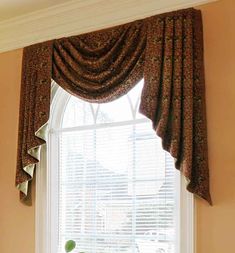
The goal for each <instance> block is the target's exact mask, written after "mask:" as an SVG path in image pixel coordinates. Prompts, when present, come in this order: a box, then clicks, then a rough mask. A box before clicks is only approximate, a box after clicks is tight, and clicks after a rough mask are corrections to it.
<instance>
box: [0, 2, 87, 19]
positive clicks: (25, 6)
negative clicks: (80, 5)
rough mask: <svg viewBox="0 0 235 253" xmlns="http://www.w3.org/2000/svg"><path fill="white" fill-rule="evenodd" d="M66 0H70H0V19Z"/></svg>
mask: <svg viewBox="0 0 235 253" xmlns="http://www.w3.org/2000/svg"><path fill="white" fill-rule="evenodd" d="M68 1H70V0H0V21H3V20H5V19H9V18H13V17H16V16H20V15H24V14H27V13H29V12H33V11H37V10H41V9H44V8H48V7H51V6H54V5H57V4H61V3H65V2H68ZM83 1H86V0H83Z"/></svg>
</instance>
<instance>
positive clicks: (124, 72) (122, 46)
mask: <svg viewBox="0 0 235 253" xmlns="http://www.w3.org/2000/svg"><path fill="white" fill-rule="evenodd" d="M142 78H144V87H143V91H142V95H141V104H140V112H141V113H143V114H144V115H145V116H146V117H148V118H149V119H151V120H152V123H153V128H154V129H155V130H156V133H157V135H159V136H160V137H161V138H162V144H163V148H164V149H165V150H166V151H168V152H170V154H171V155H172V156H173V157H174V158H175V166H176V168H177V169H178V170H180V171H181V172H182V173H183V174H184V176H185V177H186V178H187V180H188V185H187V189H188V190H189V191H190V192H192V193H194V194H196V195H198V196H200V197H201V198H203V199H205V200H206V201H208V202H209V203H210V204H211V197H210V192H209V171H208V158H207V134H206V118H205V116H206V113H205V83H204V67H203V39H202V19H201V13H200V11H198V10H195V9H186V10H180V11H175V12H171V13H166V14H161V15H157V16H153V17H149V18H146V19H143V20H138V21H135V22H132V23H128V24H124V25H121V26H116V27H113V28H108V29H105V30H101V31H97V32H92V33H88V34H83V35H79V36H72V37H69V38H61V39H56V40H52V41H47V42H44V43H40V44H36V45H32V46H29V47H26V48H24V53H23V68H22V84H21V102H20V119H19V140H18V158H17V172H16V185H17V187H18V188H19V190H20V192H21V199H22V200H25V201H26V200H27V196H28V188H29V187H28V183H29V181H30V180H32V178H33V173H34V169H35V165H36V164H37V163H38V161H39V157H40V147H41V145H42V144H44V143H45V139H46V127H47V122H48V120H49V112H50V89H51V79H53V80H55V81H56V83H57V84H58V85H60V86H61V87H63V88H64V89H65V90H66V91H68V92H69V93H71V94H73V95H74V96H77V97H79V98H82V99H84V100H87V101H90V102H96V103H103V102H108V101H111V100H114V99H116V98H118V97H120V96H122V95H124V94H125V93H127V92H128V91H129V90H130V89H131V88H132V87H133V86H134V85H135V84H136V83H137V82H138V81H139V80H140V79H142Z"/></svg>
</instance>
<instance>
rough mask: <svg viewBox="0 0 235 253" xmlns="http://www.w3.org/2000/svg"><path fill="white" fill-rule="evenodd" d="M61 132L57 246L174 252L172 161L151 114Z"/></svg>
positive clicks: (95, 251) (98, 252)
mask: <svg viewBox="0 0 235 253" xmlns="http://www.w3.org/2000/svg"><path fill="white" fill-rule="evenodd" d="M120 108H122V107H121V106H120ZM129 120H130V119H129ZM59 139H60V142H59V143H60V144H59V153H60V168H59V174H60V187H59V242H60V245H59V251H58V252H60V253H62V252H64V251H63V244H64V242H65V241H66V240H67V239H74V240H75V241H76V242H77V251H78V252H80V251H81V252H86V253H115V252H125V253H160V252H161V253H175V233H176V232H175V210H174V207H175V190H174V189H175V181H174V180H175V177H174V169H173V161H172V159H171V157H170V156H169V154H167V153H165V152H164V151H162V148H161V142H160V140H159V139H158V138H157V137H156V134H155V132H154V131H153V130H152V129H151V123H150V122H149V121H147V120H146V122H144V123H138V124H137V123H136V122H134V121H133V122H132V123H130V122H129V124H126V125H122V126H119V125H115V124H113V125H110V126H109V127H105V128H96V127H95V126H93V127H87V129H86V128H85V129H83V130H80V131H77V130H76V131H71V132H69V131H68V132H62V133H60V135H59Z"/></svg>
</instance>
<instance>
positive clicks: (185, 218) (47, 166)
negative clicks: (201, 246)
mask: <svg viewBox="0 0 235 253" xmlns="http://www.w3.org/2000/svg"><path fill="white" fill-rule="evenodd" d="M52 98H53V99H52V105H51V116H52V117H51V119H50V122H49V129H52V131H53V128H57V129H58V128H59V127H60V126H61V121H62V117H61V115H63V113H64V109H65V105H66V103H67V102H68V100H69V98H70V95H69V94H65V93H64V92H63V91H62V89H61V88H59V89H58V86H56V85H53V86H52ZM55 107H56V108H55ZM58 119H59V120H58ZM52 126H53V128H52ZM49 136H50V138H49V139H48V141H47V142H48V143H49V145H50V143H55V141H56V139H57V140H58V138H55V134H53V135H49ZM53 136H54V137H53ZM52 138H54V139H52ZM56 147H58V145H54V148H53V151H52V152H53V153H57V152H58V150H57V148H56ZM49 152H50V150H49V151H47V149H46V146H45V145H44V146H43V147H42V150H41V160H40V163H39V165H38V166H37V167H38V168H37V170H36V203H35V206H36V207H35V217H36V221H35V253H55V252H56V251H55V249H53V245H52V244H51V242H52V241H55V240H56V241H57V238H56V235H55V234H54V233H51V231H52V228H53V227H54V226H56V227H57V224H56V220H57V219H56V217H57V216H58V210H57V205H56V204H55V201H53V205H52V204H51V203H52V202H51V201H50V200H51V197H52V196H53V191H55V189H56V188H57V187H58V185H55V182H53V187H51V179H52V178H54V177H58V175H57V171H56V170H53V167H57V166H56V163H57V162H58V161H55V160H52V159H47V157H51V154H50V153H49ZM176 173H178V172H177V171H176ZM177 178H178V179H177V186H178V187H180V194H179V195H178V196H177V201H176V203H178V205H180V209H179V208H178V207H179V206H178V207H177V210H181V211H180V213H178V214H177V215H178V217H179V224H177V226H180V231H181V233H180V235H179V238H177V248H178V252H177V253H195V252H196V249H195V247H196V244H195V240H196V238H195V215H194V213H195V201H194V196H193V194H191V193H189V192H188V191H186V181H185V179H184V177H183V176H179V177H177ZM179 249H180V250H179Z"/></svg>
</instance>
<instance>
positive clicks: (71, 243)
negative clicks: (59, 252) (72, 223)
mask: <svg viewBox="0 0 235 253" xmlns="http://www.w3.org/2000/svg"><path fill="white" fill-rule="evenodd" d="M75 247H76V242H75V241H74V240H68V241H67V242H66V243H65V246H64V248H65V251H66V252H71V251H72V250H73V249H74V248H75Z"/></svg>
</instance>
